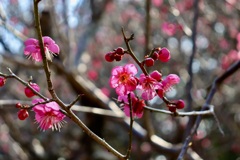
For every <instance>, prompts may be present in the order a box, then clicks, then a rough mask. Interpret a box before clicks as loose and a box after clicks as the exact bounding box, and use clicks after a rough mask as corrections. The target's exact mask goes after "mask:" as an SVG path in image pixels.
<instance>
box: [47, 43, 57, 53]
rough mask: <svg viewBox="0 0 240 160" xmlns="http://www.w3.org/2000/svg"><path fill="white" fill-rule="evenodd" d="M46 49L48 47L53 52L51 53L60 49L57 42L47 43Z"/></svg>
mask: <svg viewBox="0 0 240 160" xmlns="http://www.w3.org/2000/svg"><path fill="white" fill-rule="evenodd" d="M48 49H49V51H51V52H53V53H57V54H58V53H59V51H60V49H59V47H58V45H57V44H51V45H49V46H48Z"/></svg>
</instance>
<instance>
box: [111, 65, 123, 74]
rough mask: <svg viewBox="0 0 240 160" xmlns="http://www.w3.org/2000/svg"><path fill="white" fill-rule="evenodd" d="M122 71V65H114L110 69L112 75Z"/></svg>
mask: <svg viewBox="0 0 240 160" xmlns="http://www.w3.org/2000/svg"><path fill="white" fill-rule="evenodd" d="M121 72H123V67H122V66H116V67H114V68H113V69H112V72H111V73H112V76H116V75H118V74H119V73H121Z"/></svg>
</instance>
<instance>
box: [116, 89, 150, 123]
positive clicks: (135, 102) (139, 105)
mask: <svg viewBox="0 0 240 160" xmlns="http://www.w3.org/2000/svg"><path fill="white" fill-rule="evenodd" d="M130 94H131V103H132V116H133V117H137V118H141V117H142V115H143V110H144V106H146V104H145V102H144V100H142V99H139V98H137V97H136V96H135V95H134V93H133V92H131V93H130ZM118 101H122V102H123V103H124V113H125V115H126V116H128V117H130V106H129V101H128V95H122V96H118Z"/></svg>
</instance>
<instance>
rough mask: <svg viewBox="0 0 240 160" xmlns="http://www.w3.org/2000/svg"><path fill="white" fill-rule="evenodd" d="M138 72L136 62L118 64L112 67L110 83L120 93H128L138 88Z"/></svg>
mask: <svg viewBox="0 0 240 160" xmlns="http://www.w3.org/2000/svg"><path fill="white" fill-rule="evenodd" d="M136 74H137V67H136V66H135V65H134V64H126V65H125V66H116V67H114V68H113V69H112V76H111V78H110V81H109V84H110V86H111V87H112V88H116V93H117V94H118V95H126V94H128V93H129V92H130V91H133V90H135V89H136V86H137V83H138V79H137V78H136V77H135V75H136Z"/></svg>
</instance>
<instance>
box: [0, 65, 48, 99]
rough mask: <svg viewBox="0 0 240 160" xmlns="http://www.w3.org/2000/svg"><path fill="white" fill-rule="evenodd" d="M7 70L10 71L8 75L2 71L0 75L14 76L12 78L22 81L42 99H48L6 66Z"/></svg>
mask: <svg viewBox="0 0 240 160" xmlns="http://www.w3.org/2000/svg"><path fill="white" fill-rule="evenodd" d="M8 71H9V72H10V75H9V74H3V73H1V72H0V76H2V77H5V78H14V79H16V80H18V81H19V82H20V83H22V84H23V85H24V86H26V87H28V88H30V89H31V91H33V93H34V94H36V95H38V96H39V97H41V98H42V99H44V100H48V99H49V98H47V97H45V96H44V95H42V94H41V93H40V92H37V91H36V90H35V89H34V88H33V87H32V86H31V85H30V84H29V83H28V82H26V81H24V80H23V79H21V78H20V77H18V76H17V75H15V74H14V73H13V72H12V70H11V69H10V68H8Z"/></svg>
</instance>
